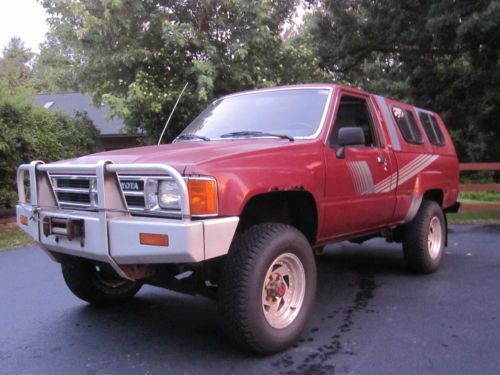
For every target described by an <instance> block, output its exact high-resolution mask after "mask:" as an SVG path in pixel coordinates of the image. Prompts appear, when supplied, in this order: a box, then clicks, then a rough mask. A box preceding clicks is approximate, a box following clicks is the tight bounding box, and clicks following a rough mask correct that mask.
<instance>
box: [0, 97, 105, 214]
mask: <svg viewBox="0 0 500 375" xmlns="http://www.w3.org/2000/svg"><path fill="white" fill-rule="evenodd" d="M98 136H99V132H98V130H97V129H96V128H95V127H94V125H93V124H92V122H91V121H90V120H89V119H88V118H87V117H86V115H84V114H78V115H77V116H76V117H75V118H72V117H68V116H65V115H63V114H60V113H53V112H49V111H48V110H46V109H44V108H40V107H34V106H32V105H31V103H29V102H27V101H26V100H22V99H19V98H16V97H8V96H7V95H5V93H1V92H0V207H5V208H9V207H14V206H15V204H16V199H17V193H16V171H17V167H18V166H19V165H20V164H23V163H28V162H30V161H31V160H43V161H45V162H50V161H54V160H60V159H68V158H72V157H76V156H80V155H84V154H88V153H90V152H94V151H97V150H98V149H99V144H98Z"/></svg>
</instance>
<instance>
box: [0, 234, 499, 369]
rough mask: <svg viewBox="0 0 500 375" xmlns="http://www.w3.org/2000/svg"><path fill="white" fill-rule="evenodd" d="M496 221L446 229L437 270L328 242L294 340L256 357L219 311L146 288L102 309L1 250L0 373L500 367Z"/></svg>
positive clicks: (32, 262)
mask: <svg viewBox="0 0 500 375" xmlns="http://www.w3.org/2000/svg"><path fill="white" fill-rule="evenodd" d="M499 243H500V226H493V225H491V226H453V227H452V228H451V233H450V246H449V247H448V249H447V255H446V258H445V263H444V266H443V268H442V269H441V270H440V271H439V272H438V273H436V274H434V275H431V276H415V275H410V274H408V273H407V271H406V269H405V268H404V265H403V262H402V254H401V251H400V247H399V246H397V245H392V244H386V243H385V242H384V241H382V240H379V239H377V240H372V241H369V242H367V243H365V244H363V245H353V244H349V243H342V244H338V245H335V246H331V247H329V248H328V249H327V251H326V253H325V254H324V255H323V256H321V257H320V258H319V259H318V260H319V262H318V270H319V280H318V281H319V291H318V298H317V306H316V313H315V315H314V317H313V320H312V322H311V324H310V326H309V327H308V329H307V331H306V332H305V333H304V336H303V339H302V340H301V342H300V343H298V345H296V346H295V347H293V348H291V349H290V350H288V351H287V352H285V353H281V354H278V355H275V356H271V357H257V356H254V355H251V354H248V353H242V352H240V351H238V350H236V349H234V348H233V347H232V346H231V345H230V344H229V343H228V342H227V341H226V340H225V339H224V337H223V336H222V335H221V334H220V330H219V328H218V325H217V312H216V306H215V304H214V303H213V302H210V301H208V300H205V299H204V298H202V297H189V296H183V295H180V294H176V293H172V292H168V291H165V290H162V289H158V288H153V287H145V288H144V289H143V290H142V291H141V292H140V293H139V294H138V296H137V298H135V299H134V301H133V302H131V303H130V304H128V305H126V306H122V307H116V308H110V309H98V308H94V307H91V306H88V305H86V304H84V303H83V302H80V301H79V300H77V299H76V298H75V297H73V295H71V294H70V292H69V291H68V290H67V289H66V287H65V285H64V282H63V280H62V277H61V275H60V272H59V267H58V265H57V264H55V263H52V262H51V261H50V260H49V259H48V258H47V257H46V256H45V255H44V254H43V253H42V252H41V251H40V250H39V249H37V248H34V247H31V248H27V249H19V250H13V251H6V252H2V253H0V275H1V280H2V281H1V283H0V374H168V373H172V374H205V373H217V374H235V373H251V374H274V373H286V374H321V373H325V374H377V375H378V374H398V375H400V374H439V375H442V374H453V375H456V374H481V375H487V374H492V375H493V374H495V375H496V374H499V373H500V246H499Z"/></svg>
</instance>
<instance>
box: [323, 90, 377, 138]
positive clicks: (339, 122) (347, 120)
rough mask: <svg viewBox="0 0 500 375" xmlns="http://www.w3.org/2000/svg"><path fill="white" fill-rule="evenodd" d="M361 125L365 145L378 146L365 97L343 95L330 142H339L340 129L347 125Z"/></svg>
mask: <svg viewBox="0 0 500 375" xmlns="http://www.w3.org/2000/svg"><path fill="white" fill-rule="evenodd" d="M354 126H355V127H359V128H361V129H363V133H364V134H365V146H367V147H377V146H378V144H377V137H376V135H375V132H374V128H373V122H372V118H371V116H370V112H369V110H368V104H367V103H366V100H365V99H361V98H357V97H354V96H348V95H343V96H342V97H341V99H340V104H339V109H338V112H337V117H336V119H335V124H334V125H333V133H332V135H331V138H330V140H331V141H330V144H337V139H338V135H339V130H340V129H341V128H345V127H354Z"/></svg>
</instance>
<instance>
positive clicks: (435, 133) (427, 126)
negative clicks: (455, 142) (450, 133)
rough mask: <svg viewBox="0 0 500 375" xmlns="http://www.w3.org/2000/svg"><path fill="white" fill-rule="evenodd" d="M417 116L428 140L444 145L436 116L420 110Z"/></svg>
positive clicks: (434, 143) (437, 144) (436, 144)
mask: <svg viewBox="0 0 500 375" xmlns="http://www.w3.org/2000/svg"><path fill="white" fill-rule="evenodd" d="M419 118H420V122H421V123H422V126H423V127H424V131H425V134H427V138H429V141H430V142H431V143H432V144H433V145H435V146H444V144H445V140H444V135H443V132H442V131H441V128H440V127H439V124H438V122H437V120H436V118H435V117H434V116H433V115H430V114H428V113H424V112H420V114H419Z"/></svg>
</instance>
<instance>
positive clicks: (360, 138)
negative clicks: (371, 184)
mask: <svg viewBox="0 0 500 375" xmlns="http://www.w3.org/2000/svg"><path fill="white" fill-rule="evenodd" d="M337 144H338V145H339V148H338V149H337V152H336V155H337V157H338V158H339V159H343V158H344V156H345V155H344V147H345V146H363V145H364V144H365V133H363V129H361V128H359V127H357V126H349V127H344V128H340V129H339V135H338V139H337Z"/></svg>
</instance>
